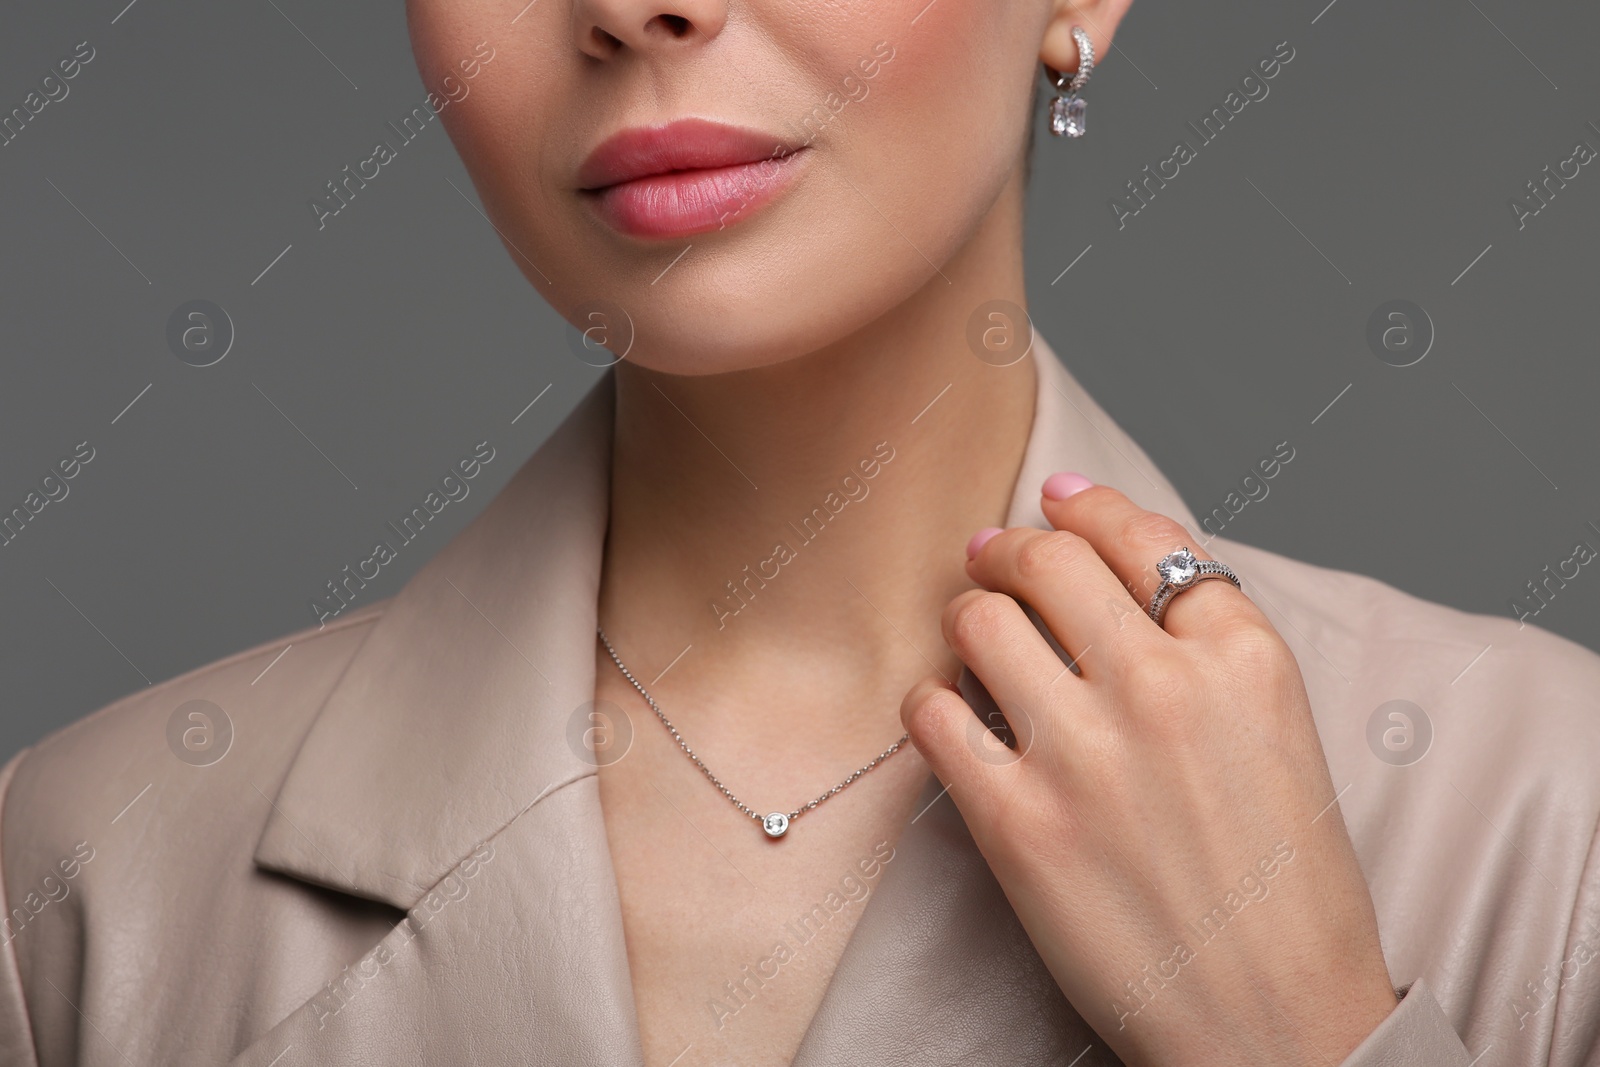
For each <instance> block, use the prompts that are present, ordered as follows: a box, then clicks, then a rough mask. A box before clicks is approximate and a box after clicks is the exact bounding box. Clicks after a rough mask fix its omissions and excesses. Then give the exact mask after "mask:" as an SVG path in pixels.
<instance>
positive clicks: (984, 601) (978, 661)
mask: <svg viewBox="0 0 1600 1067" xmlns="http://www.w3.org/2000/svg"><path fill="white" fill-rule="evenodd" d="M940 624H941V626H942V628H943V631H944V639H945V643H946V644H948V645H949V646H950V649H951V651H953V652H954V653H955V654H956V655H957V656H959V657H961V662H963V663H965V664H966V665H967V667H968V668H969V669H970V670H971V671H972V673H973V674H975V675H976V676H977V678H978V681H980V682H982V683H983V687H984V688H985V689H987V690H988V691H989V695H990V696H992V697H994V699H995V702H996V703H997V704H1000V705H1001V706H1002V707H1004V706H1006V705H1020V706H1021V707H1022V708H1024V709H1025V710H1026V711H1027V712H1028V713H1029V714H1030V715H1031V714H1033V713H1034V712H1035V711H1036V710H1037V709H1039V708H1041V707H1042V705H1043V703H1044V700H1045V697H1046V694H1047V693H1048V692H1049V691H1050V689H1051V687H1052V686H1054V685H1055V683H1056V682H1058V681H1059V682H1061V683H1062V684H1067V683H1068V682H1075V681H1076V679H1075V678H1074V677H1073V675H1072V672H1071V671H1070V670H1069V669H1068V667H1067V665H1066V663H1064V662H1063V661H1062V659H1061V657H1060V656H1058V655H1056V653H1055V650H1054V649H1052V648H1051V647H1050V643H1049V642H1048V641H1046V640H1045V639H1044V635H1043V634H1041V633H1040V632H1039V630H1038V628H1037V627H1035V626H1034V625H1033V622H1032V620H1030V619H1029V618H1028V615H1027V613H1026V612H1025V611H1023V610H1022V605H1020V604H1018V603H1017V602H1016V601H1015V600H1013V599H1012V598H1011V597H1009V596H1007V595H1005V594H1004V593H995V592H989V591H987V590H983V589H971V590H968V591H967V592H965V593H962V594H961V595H960V596H958V597H956V598H955V599H954V600H952V601H950V603H949V604H948V605H947V606H946V607H945V610H944V615H943V617H942V618H941V619H940Z"/></svg>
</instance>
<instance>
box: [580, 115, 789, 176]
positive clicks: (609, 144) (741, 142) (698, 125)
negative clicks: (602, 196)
mask: <svg viewBox="0 0 1600 1067" xmlns="http://www.w3.org/2000/svg"><path fill="white" fill-rule="evenodd" d="M794 151H795V149H794V147H792V146H791V145H789V144H788V143H787V142H785V141H784V140H783V139H782V138H778V137H774V136H773V135H772V134H769V133H762V132H761V131H759V130H752V129H747V128H745V127H741V126H729V125H727V124H725V123H721V122H713V121H711V120H709V119H678V120H676V121H674V122H668V123H666V124H664V125H661V126H640V127H635V128H633V129H627V130H621V131H619V132H617V133H614V134H612V135H611V136H610V137H607V138H606V139H605V140H604V141H602V142H600V144H599V145H597V146H596V147H595V149H594V151H592V152H590V153H589V157H588V158H587V159H585V160H584V161H583V165H582V166H581V167H580V168H579V169H578V186H579V188H581V189H584V190H588V191H594V190H598V189H604V188H607V187H608V186H612V185H620V184H622V183H623V182H629V181H633V180H635V179H637V178H646V177H650V176H651V175H655V174H670V173H672V172H674V171H685V170H712V169H715V168H718V167H733V166H738V165H739V164H741V163H756V162H759V161H761V160H763V159H781V158H782V157H784V156H787V155H791V154H793V152H794Z"/></svg>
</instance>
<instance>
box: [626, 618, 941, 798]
mask: <svg viewBox="0 0 1600 1067" xmlns="http://www.w3.org/2000/svg"><path fill="white" fill-rule="evenodd" d="M596 632H597V633H598V634H599V635H600V643H601V644H603V645H605V646H606V651H607V652H609V653H611V661H612V662H613V663H615V664H616V665H617V670H619V671H621V672H622V676H623V677H624V678H626V679H627V680H628V681H629V682H630V683H631V684H632V685H633V687H634V688H635V689H637V690H638V691H639V695H640V696H642V697H644V700H645V703H646V704H649V705H650V710H651V711H653V712H655V713H656V718H658V719H660V720H661V725H662V726H665V727H666V728H667V733H669V734H671V735H672V739H673V740H674V741H676V742H678V747H679V748H681V749H683V754H684V755H686V756H688V757H689V758H690V759H691V760H693V761H694V765H695V766H696V767H699V768H700V773H702V774H704V775H705V776H706V778H707V779H708V780H709V781H710V782H711V784H712V785H714V786H716V787H717V790H718V792H720V793H721V794H722V795H723V796H725V797H727V798H728V799H729V800H731V801H732V802H733V806H734V807H736V808H738V809H739V811H740V812H742V813H743V814H745V815H747V816H749V817H750V818H752V819H754V820H756V821H757V822H762V821H763V820H764V819H765V818H766V816H764V815H762V814H761V813H760V812H757V811H752V810H751V809H750V808H749V807H747V806H746V805H745V803H744V802H743V801H741V800H740V799H739V798H738V797H736V796H734V795H733V792H732V791H731V790H729V788H728V787H727V786H725V785H723V784H722V782H721V781H720V780H719V779H718V778H717V776H716V775H714V774H712V773H711V768H710V767H707V766H706V765H705V764H704V763H703V762H701V760H700V757H699V756H696V755H695V754H694V749H692V748H690V747H689V742H687V741H685V740H684V739H683V735H682V734H680V733H678V728H677V727H676V726H674V725H672V722H671V720H670V719H668V718H667V717H666V715H665V714H663V713H662V711H661V705H659V704H657V703H656V698H655V697H653V696H651V695H650V692H649V690H647V689H645V687H644V686H642V685H640V684H639V679H637V678H635V677H634V676H633V672H632V671H630V670H628V667H627V665H626V664H625V663H623V662H622V657H621V656H619V655H617V650H616V649H614V648H612V647H611V642H610V640H609V639H607V637H606V632H605V630H604V629H599V628H597V629H596ZM909 740H911V735H910V734H901V735H900V740H898V741H896V742H895V743H894V744H892V745H890V746H889V747H888V748H886V749H884V750H883V751H882V752H881V753H879V754H878V756H877V758H876V759H874V760H873V761H872V762H871V763H868V764H867V765H866V766H864V767H861V768H860V769H858V770H856V771H853V772H852V773H851V775H850V777H848V778H846V779H845V780H844V781H842V782H840V783H839V784H838V785H836V786H834V787H833V788H832V789H830V790H828V791H827V792H826V793H823V794H822V795H821V796H819V797H817V799H815V800H813V801H811V802H810V803H809V804H802V805H801V806H800V807H799V808H798V809H796V810H795V811H791V812H788V813H787V814H788V818H789V821H790V822H793V821H794V820H795V819H798V818H799V817H800V816H802V815H804V814H805V813H806V812H808V811H810V810H811V809H813V808H815V807H816V806H817V805H818V804H821V803H822V802H823V801H825V800H827V799H828V798H829V797H831V796H833V795H834V794H835V793H838V792H841V791H843V790H844V789H845V788H846V787H847V786H849V785H850V784H851V783H853V782H854V781H855V780H856V779H857V778H860V777H861V776H862V775H863V774H866V773H867V772H868V771H870V770H872V768H874V767H876V766H877V765H878V764H880V763H882V762H883V761H884V760H886V759H888V758H889V757H890V756H892V755H894V754H895V753H896V752H898V751H900V746H901V745H903V744H905V743H906V742H907V741H909Z"/></svg>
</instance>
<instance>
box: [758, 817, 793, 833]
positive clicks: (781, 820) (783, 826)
mask: <svg viewBox="0 0 1600 1067" xmlns="http://www.w3.org/2000/svg"><path fill="white" fill-rule="evenodd" d="M761 828H762V829H763V830H765V831H766V832H767V836H768V837H782V836H783V835H784V834H786V833H788V832H789V816H787V815H785V814H784V813H783V812H781V811H775V812H773V813H772V814H771V815H768V816H767V817H766V818H765V819H762V820H761Z"/></svg>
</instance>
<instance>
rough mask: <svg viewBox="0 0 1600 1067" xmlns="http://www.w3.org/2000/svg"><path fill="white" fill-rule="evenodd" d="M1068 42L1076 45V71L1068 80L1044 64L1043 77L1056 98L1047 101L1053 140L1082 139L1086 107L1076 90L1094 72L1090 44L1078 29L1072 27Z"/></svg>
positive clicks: (1081, 86) (1079, 27)
mask: <svg viewBox="0 0 1600 1067" xmlns="http://www.w3.org/2000/svg"><path fill="white" fill-rule="evenodd" d="M1072 39H1073V40H1074V41H1076V42H1077V45H1078V69H1077V71H1076V72H1075V73H1074V74H1073V75H1072V77H1071V78H1070V79H1069V78H1068V77H1067V76H1066V75H1065V74H1063V73H1061V72H1060V71H1059V70H1056V69H1055V68H1053V67H1051V66H1050V65H1049V64H1045V68H1044V72H1045V76H1046V77H1048V78H1049V79H1050V83H1051V84H1052V85H1054V86H1055V89H1056V98H1055V99H1054V100H1052V101H1050V132H1051V133H1052V134H1054V135H1055V136H1057V137H1082V136H1083V133H1084V129H1085V126H1084V111H1085V110H1086V108H1087V105H1086V104H1085V103H1084V101H1083V97H1081V96H1079V95H1078V90H1080V89H1082V88H1083V85H1084V83H1085V82H1087V81H1088V80H1089V74H1090V73H1091V72H1092V71H1093V70H1094V42H1092V41H1090V40H1089V35H1088V33H1086V32H1084V29H1083V27H1082V26H1074V27H1072Z"/></svg>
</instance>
